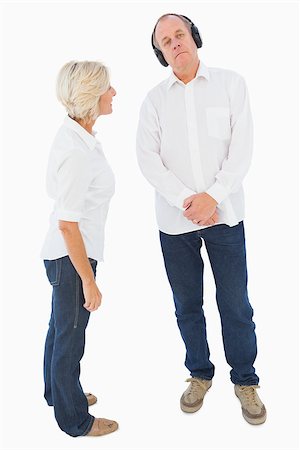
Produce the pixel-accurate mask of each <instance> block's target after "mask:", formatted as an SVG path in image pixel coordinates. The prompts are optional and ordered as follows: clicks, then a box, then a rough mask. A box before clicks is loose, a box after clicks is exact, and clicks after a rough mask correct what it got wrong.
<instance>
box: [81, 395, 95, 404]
mask: <svg viewBox="0 0 300 450" xmlns="http://www.w3.org/2000/svg"><path fill="white" fill-rule="evenodd" d="M84 395H85V396H86V399H87V402H88V405H89V406H92V405H94V404H95V403H97V397H96V396H95V395H94V394H91V393H84Z"/></svg>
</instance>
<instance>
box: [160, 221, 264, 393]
mask: <svg viewBox="0 0 300 450" xmlns="http://www.w3.org/2000/svg"><path fill="white" fill-rule="evenodd" d="M202 240H203V241H204V243H205V247H206V250H207V253H208V257H209V261H210V264H211V267H212V271H213V275H214V279H215V284H216V300H217V305H218V309H219V313H220V317H221V324H222V336H223V344H224V350H225V356H226V360H227V362H228V364H229V365H230V366H231V367H232V370H231V371H230V378H231V381H232V382H233V383H234V384H241V385H252V384H258V382H259V378H258V376H257V375H256V374H255V369H254V367H253V364H254V361H255V358H256V354H257V347H256V335H255V324H254V322H253V320H252V317H253V309H252V307H251V305H250V303H249V299H248V293H247V262H246V248H245V234H244V224H243V222H239V224H238V225H236V226H233V227H229V226H228V225H223V224H221V225H215V226H212V227H208V228H203V229H201V230H197V231H193V232H190V233H184V234H179V235H169V234H166V233H163V232H161V231H160V242H161V247H162V252H163V257H164V262H165V267H166V272H167V276H168V279H169V282H170V285H171V288H172V291H173V297H174V302H175V314H176V317H177V323H178V327H179V329H180V333H181V336H182V338H183V341H184V343H185V346H186V360H185V365H186V367H187V368H188V369H189V371H190V374H191V376H193V377H200V378H204V379H207V380H209V379H211V378H212V377H213V376H214V371H215V367H214V365H213V363H212V362H211V361H210V352H209V346H208V343H207V338H206V322H205V316H204V312H203V269H204V264H203V260H202V257H201V251H200V249H201V246H202Z"/></svg>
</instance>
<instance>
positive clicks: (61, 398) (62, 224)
mask: <svg viewBox="0 0 300 450" xmlns="http://www.w3.org/2000/svg"><path fill="white" fill-rule="evenodd" d="M56 89H57V97H58V99H59V100H60V102H61V103H62V104H63V105H64V107H65V108H66V111H67V113H68V116H67V117H66V118H65V120H64V123H63V125H62V126H61V127H60V129H59V130H58V133H57V135H56V137H55V139H54V142H53V144H52V148H51V152H50V156H49V162H48V171H47V191H48V194H49V195H50V197H52V198H53V199H54V200H55V204H54V210H53V212H52V214H51V216H50V228H49V231H48V234H47V236H46V239H45V243H44V246H43V249H42V253H41V256H42V258H43V260H44V264H45V267H46V272H47V277H48V279H49V282H50V284H51V285H52V287H53V293H52V312H51V318H50V323H49V330H48V334H47V338H46V344H45V355H44V381H45V398H46V401H47V403H48V405H51V406H54V413H55V418H56V420H57V422H58V425H59V427H60V428H61V429H62V430H63V431H65V432H66V433H67V434H69V435H70V436H100V435H103V434H108V433H111V432H113V431H115V430H116V429H117V428H118V424H117V423H116V422H115V421H112V420H107V419H99V418H95V417H94V416H92V415H91V414H89V412H88V406H89V405H91V404H93V403H95V402H96V401H97V399H96V397H95V396H93V395H91V394H84V392H83V390H82V387H81V384H80V381H79V374H80V360H81V358H82V356H83V353H84V344H85V329H86V326H87V324H88V320H89V316H90V313H91V312H92V311H96V309H98V308H99V306H100V304H101V298H102V295H101V292H100V291H99V289H98V287H97V285H96V281H95V277H96V266H97V262H98V261H102V260H103V240H104V226H105V221H106V216H107V212H108V206H109V201H110V199H111V197H112V195H113V193H114V175H113V173H112V170H111V168H110V167H109V165H108V163H107V161H106V159H105V156H104V154H103V151H102V148H101V144H100V142H99V141H97V139H96V138H95V132H94V131H93V130H92V127H93V125H94V123H95V121H96V119H97V118H98V117H99V116H101V115H104V114H111V113H112V99H113V97H114V96H115V95H116V91H115V90H114V88H113V87H111V86H110V82H109V73H108V70H107V68H106V67H105V66H104V65H103V64H102V63H100V62H96V61H82V62H76V61H71V62H69V63H67V64H65V65H64V66H63V67H62V69H61V70H60V72H59V74H58V78H57V86H56Z"/></svg>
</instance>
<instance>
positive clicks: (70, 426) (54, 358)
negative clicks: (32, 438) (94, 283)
mask: <svg viewBox="0 0 300 450" xmlns="http://www.w3.org/2000/svg"><path fill="white" fill-rule="evenodd" d="M89 260H90V264H91V266H92V269H93V272H94V275H95V276H96V266H97V261H96V260H93V259H90V258H89ZM44 265H45V268H46V272H47V277H48V280H49V282H50V284H51V285H52V287H53V291H52V311H51V318H50V322H49V329H48V333H47V337H46V343H45V354H44V381H45V394H44V396H45V399H46V401H47V403H48V405H50V406H54V414H55V418H56V420H57V423H58V425H59V427H60V428H61V429H62V430H63V431H65V432H66V433H67V434H69V435H70V436H81V435H85V434H87V433H88V432H89V431H90V429H91V427H92V424H93V421H94V417H93V416H91V415H90V414H89V412H88V403H87V399H86V397H85V395H84V393H83V390H82V387H81V384H80V381H79V375H80V360H81V358H82V356H83V353H84V345H85V329H86V327H87V324H88V321H89V317H90V313H89V311H87V310H86V309H85V308H84V307H83V304H84V301H85V300H84V296H83V290H82V282H81V279H80V277H79V275H78V273H77V272H76V270H75V268H74V266H73V264H72V262H71V260H70V258H69V256H64V257H63V258H58V259H54V260H44Z"/></svg>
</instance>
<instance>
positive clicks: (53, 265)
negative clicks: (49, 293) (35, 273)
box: [44, 258, 62, 286]
mask: <svg viewBox="0 0 300 450" xmlns="http://www.w3.org/2000/svg"><path fill="white" fill-rule="evenodd" d="M61 264H62V258H58V259H53V260H50V259H44V266H45V268H46V274H47V277H48V280H49V283H50V284H51V286H59V284H60V278H61Z"/></svg>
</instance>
